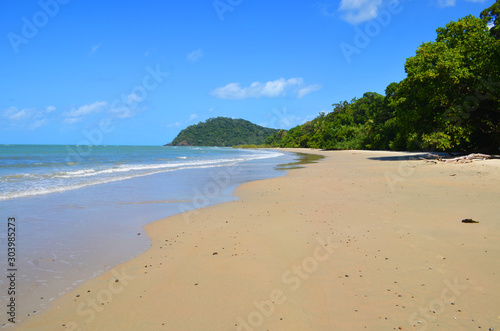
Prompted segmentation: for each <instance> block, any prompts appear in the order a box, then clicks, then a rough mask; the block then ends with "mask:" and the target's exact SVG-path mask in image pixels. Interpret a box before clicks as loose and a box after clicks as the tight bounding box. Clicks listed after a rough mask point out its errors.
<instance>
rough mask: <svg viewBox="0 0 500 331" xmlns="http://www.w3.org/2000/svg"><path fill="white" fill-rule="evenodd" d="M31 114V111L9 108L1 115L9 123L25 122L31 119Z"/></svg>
mask: <svg viewBox="0 0 500 331" xmlns="http://www.w3.org/2000/svg"><path fill="white" fill-rule="evenodd" d="M32 113H33V110H32V109H28V108H24V109H21V110H19V109H17V107H10V108H8V109H6V110H5V111H4V113H3V115H4V116H5V117H6V118H8V119H9V120H11V121H25V120H28V119H30V118H31V116H32Z"/></svg>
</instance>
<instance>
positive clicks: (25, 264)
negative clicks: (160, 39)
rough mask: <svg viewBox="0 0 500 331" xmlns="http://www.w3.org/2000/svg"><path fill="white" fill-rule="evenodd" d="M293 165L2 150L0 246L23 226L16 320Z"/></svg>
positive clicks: (280, 157)
mask: <svg viewBox="0 0 500 331" xmlns="http://www.w3.org/2000/svg"><path fill="white" fill-rule="evenodd" d="M296 159H297V155H296V154H293V153H285V152H280V151H275V150H251V149H233V148H217V147H173V146H169V147H163V146H160V147H159V146H76V145H75V146H62V145H61V146H55V145H0V215H1V218H2V224H4V226H3V227H4V228H5V229H4V230H5V231H4V230H2V231H0V242H1V243H5V242H6V239H7V231H6V230H7V219H8V218H9V217H15V219H16V268H17V274H16V276H17V279H16V282H17V292H16V296H17V299H18V301H19V306H18V308H17V316H16V318H17V319H18V320H24V319H25V318H29V316H28V315H33V314H35V312H39V311H41V310H43V309H44V308H46V307H47V306H48V305H49V304H50V302H51V301H53V300H54V299H55V298H57V297H58V296H60V295H62V294H64V293H66V292H68V291H70V290H72V289H74V288H75V287H77V286H78V285H80V284H81V283H82V282H84V281H86V280H88V279H90V278H92V277H95V276H97V275H99V274H100V273H102V272H104V271H106V270H107V269H109V268H111V267H113V266H116V265H117V264H119V263H121V262H124V261H126V260H129V259H131V258H133V257H134V256H137V255H139V254H140V253H142V252H144V251H145V250H146V249H147V248H148V247H149V245H150V242H149V239H148V237H147V236H146V235H145V233H144V229H143V228H142V227H143V226H144V225H145V224H148V223H150V222H153V221H155V220H158V219H161V218H164V217H167V216H170V215H173V214H177V213H181V212H184V211H187V210H192V209H196V208H202V207H205V206H208V205H212V204H216V203H221V202H225V201H231V200H234V199H236V198H235V197H234V196H233V195H232V192H233V190H234V188H235V187H236V186H238V185H240V184H242V183H244V182H248V181H253V180H258V179H265V178H270V177H275V176H281V175H284V173H285V172H284V171H283V170H277V166H278V165H279V164H285V163H290V162H293V161H295V160H296ZM186 226H189V222H188V221H187V222H186ZM0 252H4V253H3V255H6V249H3V250H1V251H0ZM0 268H2V270H7V268H8V267H7V259H6V256H5V257H2V258H0ZM6 283H7V281H6V280H5V279H3V278H1V279H0V286H1V287H2V291H1V293H0V299H1V301H2V304H3V303H4V302H7V301H6V300H8V297H7V291H5V290H3V288H4V287H6V286H7V284H6Z"/></svg>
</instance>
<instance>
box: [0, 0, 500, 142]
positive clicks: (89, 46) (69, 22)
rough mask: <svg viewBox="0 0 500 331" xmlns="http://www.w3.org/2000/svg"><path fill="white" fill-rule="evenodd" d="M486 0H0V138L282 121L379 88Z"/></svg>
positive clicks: (62, 137) (117, 138) (166, 137)
mask: <svg viewBox="0 0 500 331" xmlns="http://www.w3.org/2000/svg"><path fill="white" fill-rule="evenodd" d="M494 2H495V1H494V0H399V1H397V0H330V1H328V0H321V1H314V0H313V1H303V0H302V1H299V0H287V1H284V0H272V1H269V0H266V1H263V0H203V1H201V0H184V1H163V0H144V1H141V2H137V1H129V0H122V1H119V2H118V1H116V2H115V1H96V0H86V1H83V0H40V1H31V0H23V1H21V0H2V1H1V2H0V54H1V60H0V74H1V76H2V79H1V80H0V128H1V129H0V144H80V145H85V144H87V145H153V146H154V145H163V144H166V143H169V142H171V141H172V140H173V139H174V138H175V136H176V135H177V134H178V133H179V131H180V130H182V129H184V128H186V127H187V126H189V125H192V124H197V123H199V122H201V121H205V120H207V119H208V118H212V117H218V116H225V117H230V118H243V119H245V120H249V121H251V122H253V123H256V124H259V125H263V126H266V127H271V128H279V129H289V128H291V127H294V126H296V125H299V124H302V123H305V122H306V121H309V120H312V119H313V118H314V117H316V116H317V115H318V114H319V113H320V112H330V111H332V104H333V103H337V102H340V101H344V100H348V101H349V100H351V99H352V98H355V97H358V98H359V97H362V96H363V94H364V93H365V92H378V93H381V94H384V91H385V88H386V87H387V85H389V84H390V83H391V82H399V81H401V80H402V79H404V78H405V76H406V75H405V71H404V64H405V61H406V59H407V58H409V57H412V56H414V55H415V51H416V49H417V47H418V46H419V45H421V44H422V43H424V42H429V41H433V40H435V38H436V32H435V31H436V29H437V28H438V27H443V26H445V25H446V24H447V23H449V22H451V21H456V20H458V19H459V18H461V17H465V16H467V15H469V14H472V15H475V16H479V14H480V12H481V11H482V10H483V9H485V8H487V7H489V6H491V5H492V4H493V3H494Z"/></svg>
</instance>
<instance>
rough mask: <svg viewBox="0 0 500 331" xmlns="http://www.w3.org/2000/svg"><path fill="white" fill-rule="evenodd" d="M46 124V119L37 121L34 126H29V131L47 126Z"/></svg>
mask: <svg viewBox="0 0 500 331" xmlns="http://www.w3.org/2000/svg"><path fill="white" fill-rule="evenodd" d="M45 123H47V119H46V118H42V119H40V120H36V121H35V122H33V123H32V124H30V125H29V129H30V130H35V129H36V128H39V127H41V126H43V125H45Z"/></svg>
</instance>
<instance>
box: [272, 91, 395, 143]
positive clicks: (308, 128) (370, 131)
mask: <svg viewBox="0 0 500 331" xmlns="http://www.w3.org/2000/svg"><path fill="white" fill-rule="evenodd" d="M391 86H394V85H391ZM391 91H392V90H391ZM392 98H393V96H389V97H384V96H382V95H380V94H378V93H373V92H368V93H365V94H364V95H363V97H362V98H360V99H353V100H352V101H351V102H347V101H343V102H340V103H337V104H334V105H333V107H334V110H333V112H331V113H328V114H325V113H321V114H319V116H318V117H316V118H315V119H314V120H312V121H310V122H307V123H305V124H303V125H301V126H297V127H295V128H292V129H290V130H289V131H288V132H285V133H282V134H281V135H280V136H279V137H277V136H276V135H275V136H274V137H271V138H272V139H270V141H269V143H270V144H271V145H274V146H278V147H309V148H323V149H388V148H389V142H390V138H391V137H392V136H395V130H394V121H392V120H393V118H394V109H393V105H392V104H393V101H392Z"/></svg>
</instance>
